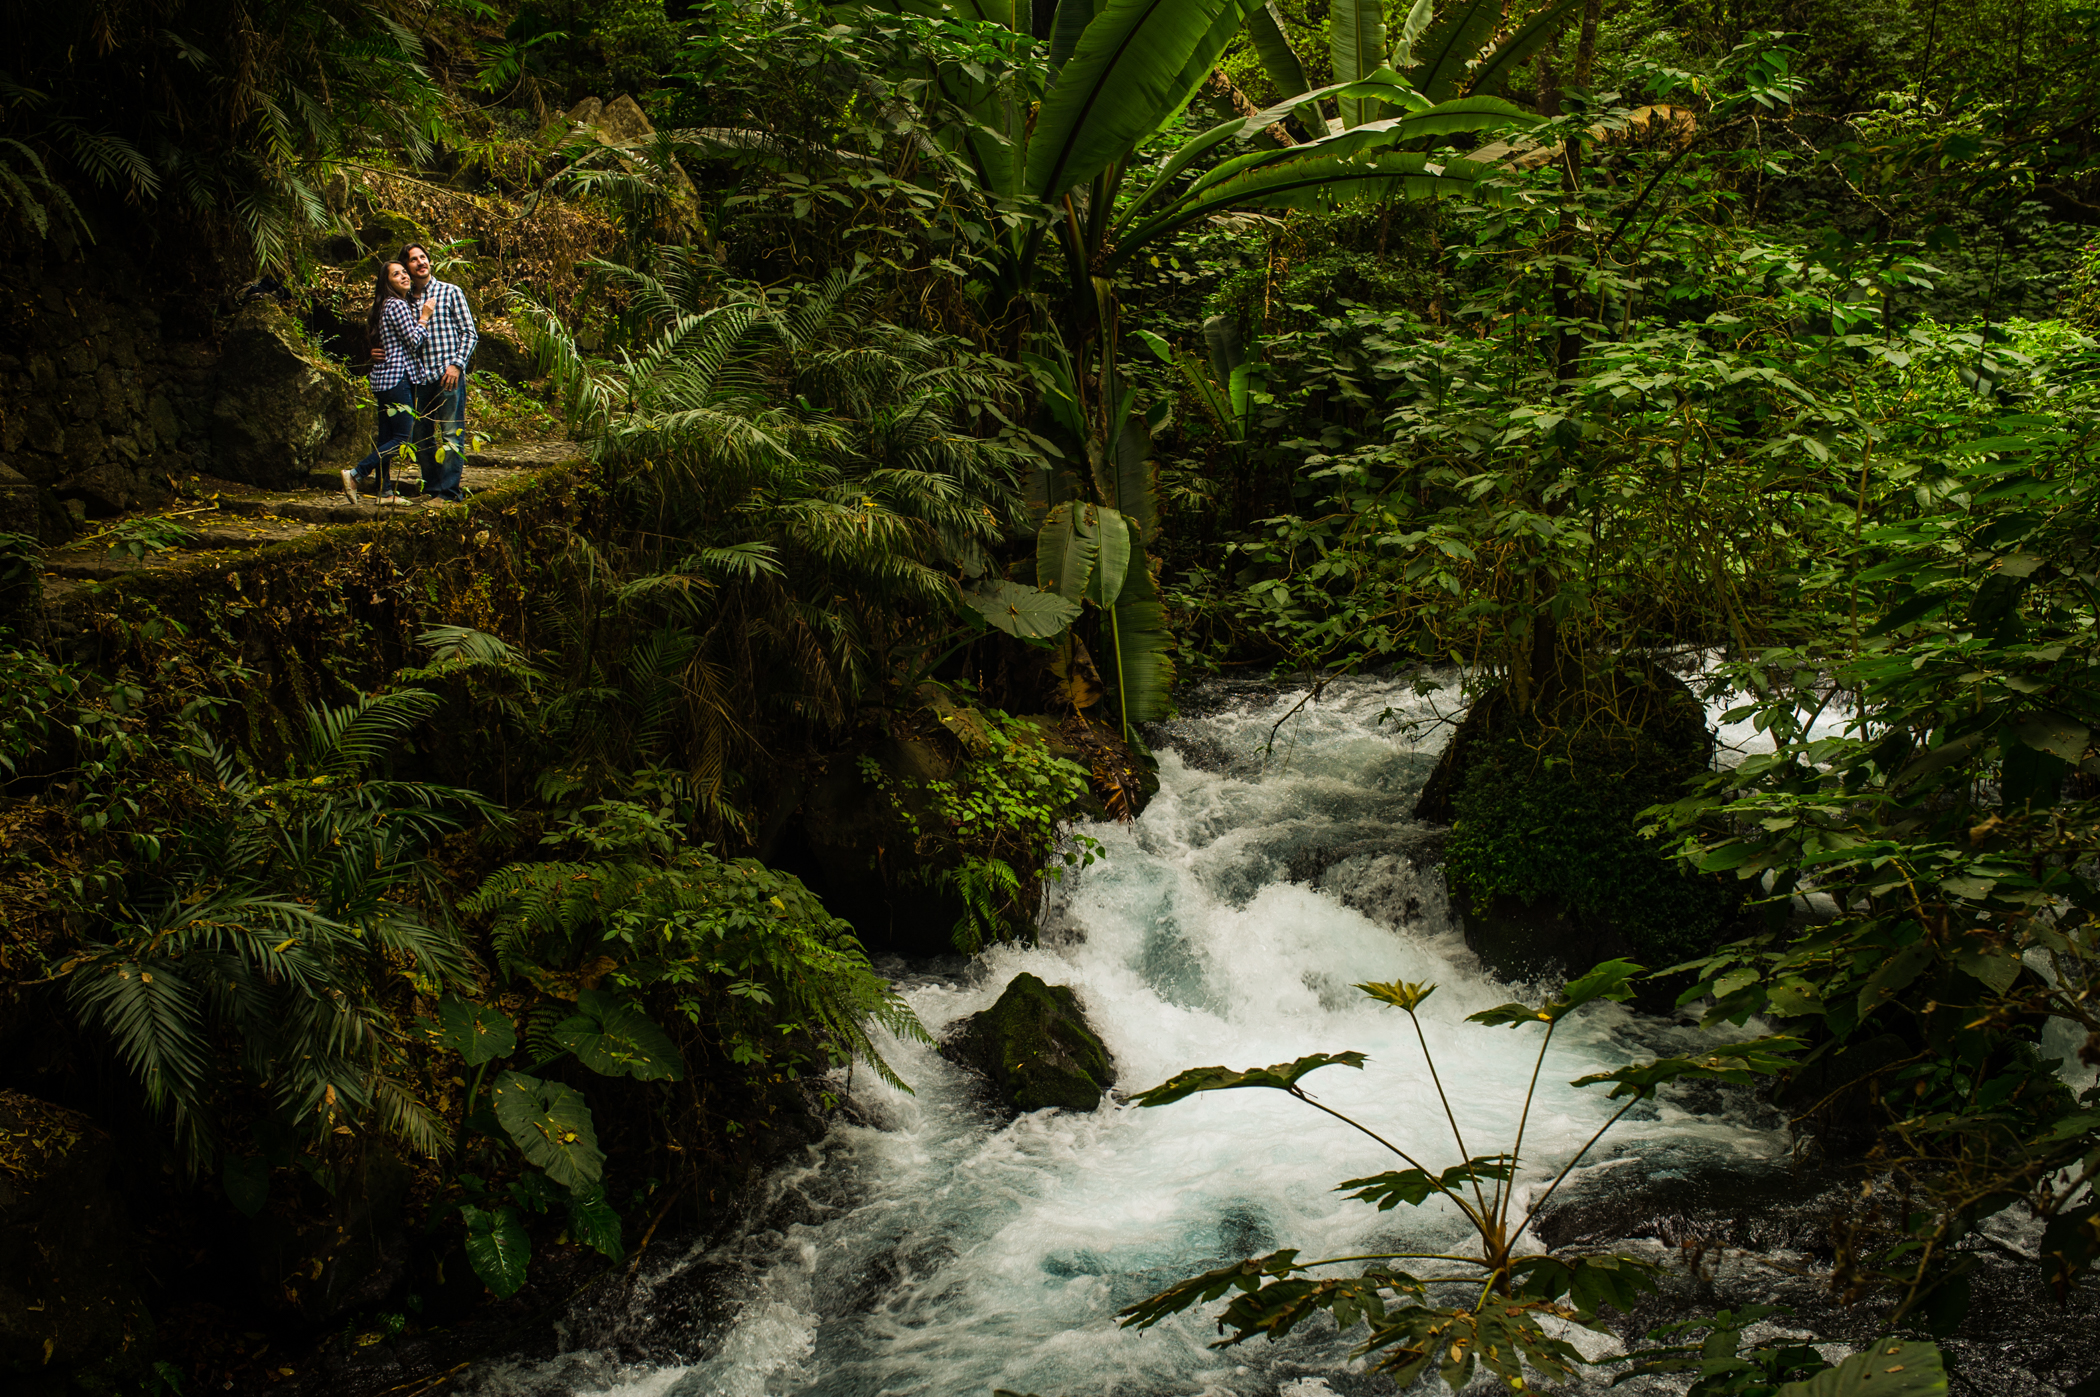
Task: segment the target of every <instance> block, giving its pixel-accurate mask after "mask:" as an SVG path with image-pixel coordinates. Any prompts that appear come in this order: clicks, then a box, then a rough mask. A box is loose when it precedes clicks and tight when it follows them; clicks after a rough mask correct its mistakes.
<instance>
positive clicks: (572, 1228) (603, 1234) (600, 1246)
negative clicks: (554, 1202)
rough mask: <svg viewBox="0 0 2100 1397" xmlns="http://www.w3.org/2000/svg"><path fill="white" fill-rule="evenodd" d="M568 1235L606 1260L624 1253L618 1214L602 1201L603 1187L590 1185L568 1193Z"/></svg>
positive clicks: (616, 1259) (603, 1195) (611, 1206)
mask: <svg viewBox="0 0 2100 1397" xmlns="http://www.w3.org/2000/svg"><path fill="white" fill-rule="evenodd" d="M569 1237H570V1238H571V1240H573V1241H578V1242H581V1243H583V1244H584V1245H585V1246H587V1247H589V1248H590V1249H591V1250H592V1251H595V1252H597V1253H598V1254H599V1255H600V1256H602V1257H604V1258H605V1259H606V1260H607V1261H618V1260H619V1259H620V1258H621V1257H622V1256H624V1255H626V1251H625V1249H624V1248H623V1247H622V1246H621V1245H620V1215H619V1214H618V1213H617V1212H615V1211H613V1205H612V1204H610V1203H608V1202H606V1201H605V1190H604V1188H602V1187H600V1186H597V1185H593V1186H592V1187H590V1188H587V1189H582V1190H571V1191H570V1193H569Z"/></svg>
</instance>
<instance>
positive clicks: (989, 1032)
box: [941, 973, 1115, 1111]
mask: <svg viewBox="0 0 2100 1397" xmlns="http://www.w3.org/2000/svg"><path fill="white" fill-rule="evenodd" d="M941 1051H942V1052H943V1053H944V1054H945V1055H946V1056H948V1057H949V1058H951V1059H952V1060H954V1061H956V1062H959V1063H961V1064H962V1065H963V1066H965V1067H970V1068H974V1069H976V1070H977V1071H979V1072H981V1073H983V1074H984V1075H985V1077H987V1078H988V1079H989V1080H990V1081H991V1084H992V1089H993V1091H994V1092H995V1093H996V1094H997V1096H998V1098H999V1101H1000V1102H1001V1104H1003V1105H1005V1106H1006V1107H1008V1108H1010V1109H1012V1110H1015V1111H1040V1110H1042V1109H1043V1108H1045V1107H1048V1106H1055V1107H1059V1108H1062V1109H1063V1110H1067V1111H1091V1110H1093V1109H1094V1108H1095V1107H1096V1106H1099V1105H1100V1104H1101V1095H1102V1093H1103V1092H1105V1091H1107V1090H1108V1087H1109V1084H1110V1083H1112V1082H1113V1081H1115V1065H1114V1063H1113V1062H1111V1061H1110V1059H1109V1056H1108V1049H1107V1048H1105V1047H1103V1046H1102V1044H1101V1040H1100V1038H1098V1037H1097V1036H1095V1034H1094V1030H1093V1029H1092V1028H1091V1027H1089V1026H1088V1024H1087V1021H1086V1015H1085V1014H1083V1013H1081V1012H1080V1009H1079V1000H1078V997H1077V996H1076V995H1074V994H1073V993H1072V991H1071V990H1070V989H1069V988H1067V987H1066V986H1064V985H1046V984H1044V983H1043V982H1042V981H1041V980H1039V979H1037V978H1036V977H1035V976H1033V975H1029V974H1025V973H1024V974H1020V975H1016V976H1014V978H1013V981H1012V983H1010V984H1008V985H1007V987H1006V992H1005V993H1004V994H1002V995H1000V996H999V1002H998V1003H997V1004H994V1005H993V1006H992V1007H991V1008H989V1009H987V1010H985V1011H984V1012H983V1013H981V1014H973V1015H971V1016H970V1018H969V1019H968V1020H966V1021H965V1022H964V1024H963V1026H962V1029H961V1031H960V1032H958V1033H957V1034H956V1035H955V1036H954V1037H953V1038H951V1039H950V1040H949V1041H948V1043H947V1044H946V1045H945V1046H944V1047H943V1048H942V1050H941Z"/></svg>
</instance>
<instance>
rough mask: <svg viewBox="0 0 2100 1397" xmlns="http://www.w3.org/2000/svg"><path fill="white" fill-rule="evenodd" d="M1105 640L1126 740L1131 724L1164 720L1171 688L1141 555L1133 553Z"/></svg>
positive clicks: (1162, 633) (1162, 622)
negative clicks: (1110, 651) (1111, 655)
mask: <svg viewBox="0 0 2100 1397" xmlns="http://www.w3.org/2000/svg"><path fill="white" fill-rule="evenodd" d="M1108 621H1109V625H1108V632H1109V639H1110V640H1111V642H1112V643H1113V644H1114V647H1115V662H1116V699H1117V702H1118V704H1119V705H1120V707H1121V709H1122V715H1123V731H1124V733H1125V735H1126V736H1127V735H1128V734H1129V731H1130V728H1131V726H1132V725H1133V724H1136V723H1150V722H1153V721H1155V720H1157V719H1160V718H1164V717H1166V716H1167V696H1168V694H1169V693H1170V691H1171V690H1172V689H1173V687H1174V661H1173V660H1172V659H1171V658H1169V657H1168V655H1167V623H1166V616H1165V614H1164V612H1163V611H1162V610H1161V608H1160V604H1159V590H1158V588H1156V587H1155V586H1154V585H1153V583H1152V569H1151V567H1150V565H1149V563H1148V561H1147V560H1146V558H1145V556H1144V554H1143V553H1142V552H1133V553H1132V555H1131V560H1130V575H1129V577H1128V578H1126V579H1125V580H1124V583H1123V594H1122V596H1120V597H1118V598H1117V599H1116V604H1115V606H1114V608H1113V609H1111V610H1110V612H1109V613H1108Z"/></svg>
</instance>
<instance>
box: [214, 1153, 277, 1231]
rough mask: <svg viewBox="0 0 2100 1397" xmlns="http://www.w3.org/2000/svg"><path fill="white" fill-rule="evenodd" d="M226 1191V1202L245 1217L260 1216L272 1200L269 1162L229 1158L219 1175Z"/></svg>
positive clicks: (258, 1159) (260, 1158)
mask: <svg viewBox="0 0 2100 1397" xmlns="http://www.w3.org/2000/svg"><path fill="white" fill-rule="evenodd" d="M219 1178H220V1182H221V1183H222V1184H224V1185H225V1188H226V1201H227V1202H229V1203H231V1204H233V1206H234V1209H235V1211H237V1212H238V1213H240V1215H241V1216H242V1217H248V1218H252V1217H259V1216H261V1214H262V1210H263V1207H264V1205H265V1204H267V1203H268V1202H269V1201H270V1161H269V1160H267V1159H264V1158H262V1157H261V1156H259V1155H238V1154H230V1155H228V1156H226V1163H225V1165H224V1167H223V1168H222V1169H221V1170H220V1172H219Z"/></svg>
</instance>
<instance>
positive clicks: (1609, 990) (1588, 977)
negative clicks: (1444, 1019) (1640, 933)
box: [1466, 960, 1645, 1028]
mask: <svg viewBox="0 0 2100 1397" xmlns="http://www.w3.org/2000/svg"><path fill="white" fill-rule="evenodd" d="M1644 969H1645V967H1643V966H1639V965H1635V964H1634V963H1633V962H1632V961H1630V960H1608V961H1605V962H1604V963H1603V964H1601V965H1598V966H1595V967H1593V968H1592V969H1591V970H1590V971H1589V972H1588V973H1587V974H1585V975H1583V976H1581V977H1580V978H1578V979H1575V980H1571V981H1570V982H1569V983H1568V985H1567V987H1566V988H1565V989H1563V990H1562V991H1561V992H1560V993H1559V994H1557V995H1555V996H1554V997H1553V998H1552V999H1549V1000H1547V1001H1546V1002H1545V1003H1544V1004H1541V1005H1540V1006H1538V1007H1537V1008H1535V1009H1534V1008H1532V1007H1531V1006H1530V1005H1528V1004H1517V1003H1514V1002H1512V1003H1508V1004H1498V1005H1496V1006H1495V1007H1494V1008H1492V1009H1483V1010H1481V1011H1480V1012H1479V1013H1477V1014H1468V1015H1467V1016H1466V1021H1467V1022H1468V1023H1479V1024H1487V1025H1489V1026H1490V1027H1493V1028H1514V1027H1515V1026H1517V1025H1518V1024H1527V1023H1549V1024H1550V1023H1558V1022H1559V1021H1560V1020H1562V1019H1564V1018H1566V1017H1567V1016H1568V1015H1569V1014H1572V1013H1574V1012H1575V1011H1576V1010H1577V1009H1580V1008H1581V1007H1582V1006H1583V1005H1585V1004H1588V1003H1589V1002H1590V1001H1591V1000H1593V999H1621V1000H1623V999H1631V998H1632V997H1633V991H1632V990H1631V989H1630V988H1628V986H1627V984H1626V982H1627V981H1628V980H1631V979H1632V978H1633V977H1634V976H1636V975H1639V974H1641V973H1643V971H1644Z"/></svg>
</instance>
